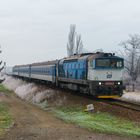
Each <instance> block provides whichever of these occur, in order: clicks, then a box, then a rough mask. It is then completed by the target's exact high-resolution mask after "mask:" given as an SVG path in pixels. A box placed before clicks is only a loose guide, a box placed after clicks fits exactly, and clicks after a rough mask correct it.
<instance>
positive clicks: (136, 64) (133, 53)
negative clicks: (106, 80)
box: [120, 34, 140, 85]
mask: <svg viewBox="0 0 140 140" xmlns="http://www.w3.org/2000/svg"><path fill="white" fill-rule="evenodd" d="M120 45H121V46H122V47H123V52H122V55H123V56H124V59H125V68H126V71H127V73H128V75H129V76H130V77H131V80H132V82H133V83H134V81H136V80H137V78H138V76H139V75H140V36H139V35H138V34H134V35H129V39H128V40H127V41H123V42H121V43H120ZM133 85H134V84H133Z"/></svg>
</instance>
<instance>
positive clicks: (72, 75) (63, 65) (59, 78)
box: [12, 52, 124, 98]
mask: <svg viewBox="0 0 140 140" xmlns="http://www.w3.org/2000/svg"><path fill="white" fill-rule="evenodd" d="M123 69H124V59H123V58H121V57H119V56H116V55H115V54H114V53H105V52H96V53H83V54H78V55H73V56H70V57H65V58H62V59H59V60H54V61H46V62H40V63H32V64H27V65H16V66H14V67H13V69H12V75H13V76H16V77H21V78H26V79H30V80H40V81H45V82H46V83H47V84H51V85H54V86H56V87H60V88H63V89H70V90H73V91H76V92H80V93H83V94H88V95H92V96H94V97H96V98H119V97H121V96H122V94H123Z"/></svg>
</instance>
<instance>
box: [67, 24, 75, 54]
mask: <svg viewBox="0 0 140 140" xmlns="http://www.w3.org/2000/svg"><path fill="white" fill-rule="evenodd" d="M75 36H76V25H74V24H72V25H70V32H69V36H68V43H67V54H68V56H71V55H73V54H74V47H75Z"/></svg>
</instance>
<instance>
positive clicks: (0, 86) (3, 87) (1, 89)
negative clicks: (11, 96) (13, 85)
mask: <svg viewBox="0 0 140 140" xmlns="http://www.w3.org/2000/svg"><path fill="white" fill-rule="evenodd" d="M0 92H3V93H6V94H8V93H10V92H11V91H10V90H9V89H8V88H6V87H5V86H4V85H3V84H0Z"/></svg>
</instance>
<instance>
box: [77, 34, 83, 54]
mask: <svg viewBox="0 0 140 140" xmlns="http://www.w3.org/2000/svg"><path fill="white" fill-rule="evenodd" d="M75 48H76V54H80V53H82V49H83V43H82V40H81V35H77V36H76V47H75Z"/></svg>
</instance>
